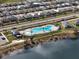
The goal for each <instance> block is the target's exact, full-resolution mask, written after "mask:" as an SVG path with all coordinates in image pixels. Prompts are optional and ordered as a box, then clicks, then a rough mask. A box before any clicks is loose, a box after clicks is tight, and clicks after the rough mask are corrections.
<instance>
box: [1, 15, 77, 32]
mask: <svg viewBox="0 0 79 59" xmlns="http://www.w3.org/2000/svg"><path fill="white" fill-rule="evenodd" d="M74 15H76V16H78V15H79V14H72V15H69V16H74ZM66 17H68V16H64V17H60V18H48V19H45V20H37V21H35V22H24V23H21V24H13V25H8V26H4V27H0V31H3V30H9V29H12V28H14V27H16V28H21V27H26V28H28V27H30V26H37V25H39V24H42V23H48V22H53V20H55V19H57V20H58V19H61V18H66Z"/></svg>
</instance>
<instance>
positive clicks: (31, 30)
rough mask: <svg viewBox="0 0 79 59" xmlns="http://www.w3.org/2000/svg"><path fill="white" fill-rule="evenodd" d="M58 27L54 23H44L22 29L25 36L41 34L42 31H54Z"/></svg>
mask: <svg viewBox="0 0 79 59" xmlns="http://www.w3.org/2000/svg"><path fill="white" fill-rule="evenodd" d="M58 29H59V27H58V26H55V25H45V26H41V27H35V28H29V29H26V30H24V31H23V34H24V35H27V36H33V35H35V34H43V33H48V32H51V31H56V30H58Z"/></svg>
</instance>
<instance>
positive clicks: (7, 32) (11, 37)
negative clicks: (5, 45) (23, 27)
mask: <svg viewBox="0 0 79 59" xmlns="http://www.w3.org/2000/svg"><path fill="white" fill-rule="evenodd" d="M3 33H4V35H5V36H6V37H7V39H8V40H9V42H12V41H13V40H15V39H16V38H15V37H14V36H13V35H12V33H11V32H10V31H4V32H3Z"/></svg>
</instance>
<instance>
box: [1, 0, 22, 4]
mask: <svg viewBox="0 0 79 59" xmlns="http://www.w3.org/2000/svg"><path fill="white" fill-rule="evenodd" d="M19 1H23V0H0V3H12V2H19Z"/></svg>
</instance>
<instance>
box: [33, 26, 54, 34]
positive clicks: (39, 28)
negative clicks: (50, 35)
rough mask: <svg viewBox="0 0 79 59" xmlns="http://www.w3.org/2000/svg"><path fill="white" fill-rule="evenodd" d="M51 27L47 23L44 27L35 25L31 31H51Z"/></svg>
mask: <svg viewBox="0 0 79 59" xmlns="http://www.w3.org/2000/svg"><path fill="white" fill-rule="evenodd" d="M52 28H53V27H52V26H51V25H47V26H44V27H36V28H33V29H32V33H37V32H41V31H44V32H45V31H51V29H52Z"/></svg>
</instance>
